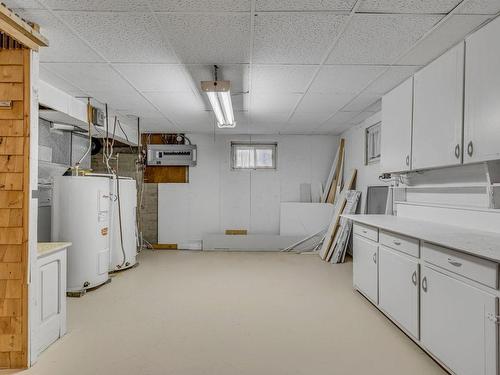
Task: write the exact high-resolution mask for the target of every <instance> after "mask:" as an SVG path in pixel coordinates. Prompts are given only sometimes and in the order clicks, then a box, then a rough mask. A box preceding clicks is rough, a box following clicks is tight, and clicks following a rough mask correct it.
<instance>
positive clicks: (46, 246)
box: [37, 242, 72, 256]
mask: <svg viewBox="0 0 500 375" xmlns="http://www.w3.org/2000/svg"><path fill="white" fill-rule="evenodd" d="M71 245H72V243H71V242H38V246H37V254H38V256H42V255H48V254H52V253H55V252H56V251H59V250H62V249H65V248H67V247H70V246H71Z"/></svg>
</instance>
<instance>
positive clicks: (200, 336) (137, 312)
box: [22, 251, 445, 375]
mask: <svg viewBox="0 0 500 375" xmlns="http://www.w3.org/2000/svg"><path fill="white" fill-rule="evenodd" d="M139 261H140V265H139V267H137V268H135V269H132V270H129V271H126V272H123V273H120V274H118V275H116V276H115V277H114V278H113V282H112V283H111V284H109V285H106V286H104V287H102V288H100V289H98V290H96V291H93V292H91V293H89V294H87V295H86V296H84V297H83V298H80V299H69V300H68V319H69V320H68V329H69V333H68V334H67V335H66V336H65V337H64V338H63V339H62V340H60V341H59V342H57V343H56V344H54V345H53V346H52V347H50V348H49V349H48V350H47V351H46V352H45V353H43V354H42V356H41V357H40V359H39V361H38V363H37V364H36V365H35V366H34V367H33V368H32V369H30V370H28V371H25V372H22V374H26V375H28V374H33V375H35V374H36V375H45V374H47V375H49V374H50V375H58V374H65V375H66V374H70V375H84V374H85V375H100V374H124V375H127V374H131V375H169V374H172V375H174V374H175V375H202V374H203V375H226V374H227V375H257V374H262V375H267V374H269V375H271V374H272V375H281V374H282V375H285V374H286V375H291V374H294V375H302V374H303V375H311V374H314V375H321V374H325V375H326V374H328V375H332V374H333V375H335V374H338V375H350V374H352V375H359V374H368V373H369V374H371V375H377V374H380V375H390V374H398V375H400V374H405V375H412V374H415V375H417V374H418V375H421V374H426V375H432V374H445V372H444V371H443V370H442V369H441V368H440V367H439V366H438V365H437V364H436V363H435V362H434V361H433V360H432V359H431V358H429V357H428V356H427V355H426V354H425V353H424V352H423V351H422V350H420V349H419V348H418V347H417V346H416V345H415V344H414V343H412V341H411V340H410V339H408V338H407V337H406V336H405V335H404V334H403V333H402V332H401V331H400V330H399V329H397V328H396V327H395V326H394V325H393V324H392V323H390V322H389V320H387V319H386V318H385V317H384V316H383V315H382V314H381V313H380V312H378V310H377V309H375V308H374V307H373V306H372V305H371V304H370V303H369V302H368V301H367V300H366V299H364V298H363V297H362V296H361V295H360V294H358V293H357V292H354V291H353V290H352V286H351V279H352V263H347V264H343V265H330V264H327V263H324V262H322V261H321V260H320V259H319V258H318V257H317V256H312V255H294V254H284V253H223V252H205V253H203V252H177V251H157V252H149V251H146V252H143V253H141V254H140V257H139Z"/></svg>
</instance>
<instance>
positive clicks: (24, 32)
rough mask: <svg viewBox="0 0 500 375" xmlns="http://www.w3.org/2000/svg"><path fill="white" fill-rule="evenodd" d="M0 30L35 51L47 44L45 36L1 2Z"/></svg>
mask: <svg viewBox="0 0 500 375" xmlns="http://www.w3.org/2000/svg"><path fill="white" fill-rule="evenodd" d="M0 30H2V31H3V32H5V33H6V34H9V35H10V36H11V37H12V38H14V39H16V40H17V41H18V42H19V43H21V44H23V45H24V46H26V47H28V48H30V49H32V50H35V51H38V48H39V47H48V46H49V41H48V40H47V38H45V37H44V36H43V35H42V34H40V33H39V32H38V31H37V30H36V29H35V28H34V27H32V26H31V25H29V24H28V23H27V22H25V21H23V20H22V19H21V18H20V17H19V16H18V15H16V14H15V13H14V12H12V11H11V10H10V9H9V8H7V7H6V6H5V5H3V4H0Z"/></svg>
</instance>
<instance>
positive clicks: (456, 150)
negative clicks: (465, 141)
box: [455, 144, 460, 159]
mask: <svg viewBox="0 0 500 375" xmlns="http://www.w3.org/2000/svg"><path fill="white" fill-rule="evenodd" d="M455 157H456V158H457V159H460V145H459V144H457V145H456V146H455Z"/></svg>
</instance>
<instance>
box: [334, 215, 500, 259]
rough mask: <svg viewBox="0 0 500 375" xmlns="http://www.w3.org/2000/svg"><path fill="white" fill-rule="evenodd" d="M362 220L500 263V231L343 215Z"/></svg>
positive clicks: (409, 220)
mask: <svg viewBox="0 0 500 375" xmlns="http://www.w3.org/2000/svg"><path fill="white" fill-rule="evenodd" d="M342 216H343V217H345V218H348V219H351V220H353V221H355V222H359V223H362V224H367V225H372V226H374V227H378V228H381V229H385V230H388V231H390V232H395V233H400V234H404V235H407V236H410V237H414V238H418V239H420V240H423V241H425V242H429V243H433V244H435V245H440V246H444V247H448V248H450V249H454V250H458V251H461V252H464V253H467V254H471V255H475V256H478V257H481V258H485V259H489V260H493V261H495V262H497V263H500V233H493V232H486V231H478V230H472V229H467V228H462V227H459V226H453V225H446V224H438V223H432V222H427V221H422V220H414V219H408V218H404V217H398V216H391V215H342Z"/></svg>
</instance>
